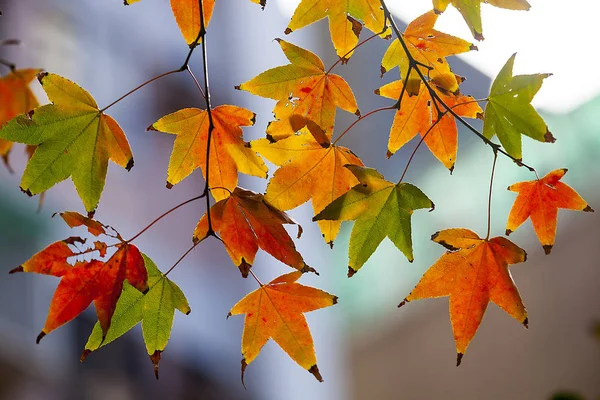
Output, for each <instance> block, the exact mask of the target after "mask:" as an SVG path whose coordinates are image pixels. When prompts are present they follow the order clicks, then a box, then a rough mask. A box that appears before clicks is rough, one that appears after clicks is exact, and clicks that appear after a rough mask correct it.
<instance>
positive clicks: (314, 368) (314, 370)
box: [308, 364, 323, 382]
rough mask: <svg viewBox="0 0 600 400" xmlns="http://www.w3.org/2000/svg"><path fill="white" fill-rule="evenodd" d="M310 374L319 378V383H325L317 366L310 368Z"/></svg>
mask: <svg viewBox="0 0 600 400" xmlns="http://www.w3.org/2000/svg"><path fill="white" fill-rule="evenodd" d="M308 372H310V373H311V374H313V375H314V377H315V378H317V380H318V381H319V382H323V377H322V376H321V373H320V372H319V367H317V364H315V365H313V366H312V367H310V369H309V370H308Z"/></svg>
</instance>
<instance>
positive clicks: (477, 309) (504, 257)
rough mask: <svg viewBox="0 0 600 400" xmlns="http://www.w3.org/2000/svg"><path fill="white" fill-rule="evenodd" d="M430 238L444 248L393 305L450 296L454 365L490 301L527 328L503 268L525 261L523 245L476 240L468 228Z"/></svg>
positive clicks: (520, 303)
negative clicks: (454, 350)
mask: <svg viewBox="0 0 600 400" xmlns="http://www.w3.org/2000/svg"><path fill="white" fill-rule="evenodd" d="M431 239H432V240H433V241H434V242H436V243H439V244H441V245H442V246H444V247H446V248H447V249H449V250H450V251H448V252H446V253H445V254H444V255H442V257H440V259H439V260H437V261H436V263H435V264H433V265H432V266H431V268H429V270H427V272H425V274H424V275H423V277H422V278H421V280H420V281H419V283H418V284H417V286H416V287H415V288H414V289H413V291H412V292H410V294H409V295H408V296H407V297H406V299H404V301H403V302H402V303H400V304H399V305H398V307H401V306H403V305H404V304H405V303H407V302H409V301H412V300H418V299H424V298H434V297H443V296H450V322H451V323H452V331H453V332H454V341H455V342H456V352H457V353H458V357H457V365H459V364H460V362H461V359H462V357H463V355H464V353H465V351H466V350H467V346H468V345H469V342H471V339H473V337H474V336H475V332H476V331H477V328H478V327H479V324H480V323H481V320H482V318H483V314H484V313H485V310H486V308H487V305H488V303H489V302H490V301H491V302H493V303H496V304H497V305H498V306H499V307H500V308H502V309H503V310H504V311H506V312H507V313H508V314H509V315H510V316H511V317H513V318H515V319H516V320H517V321H519V322H521V323H522V324H523V325H525V327H527V324H528V319H527V311H526V310H525V306H524V305H523V301H522V300H521V296H520V295H519V291H518V290H517V287H516V286H515V283H514V282H513V280H512V277H511V275H510V273H509V271H508V266H509V264H517V263H520V262H524V261H525V260H526V259H527V254H526V253H525V251H524V250H523V249H521V248H520V247H518V246H517V245H515V244H514V243H513V242H511V241H510V240H508V239H506V238H503V237H495V238H492V239H489V240H488V239H481V238H480V237H479V236H478V235H477V234H476V233H475V232H473V231H470V230H468V229H446V230H443V231H440V232H437V233H435V234H434V235H433V236H432V237H431Z"/></svg>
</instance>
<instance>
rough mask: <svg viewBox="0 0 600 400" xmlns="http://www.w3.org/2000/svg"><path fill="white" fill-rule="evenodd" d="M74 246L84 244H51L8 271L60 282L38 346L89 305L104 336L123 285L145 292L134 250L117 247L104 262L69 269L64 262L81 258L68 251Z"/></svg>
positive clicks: (75, 239)
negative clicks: (43, 275)
mask: <svg viewBox="0 0 600 400" xmlns="http://www.w3.org/2000/svg"><path fill="white" fill-rule="evenodd" d="M74 243H82V244H83V243H85V240H83V239H81V238H79V237H71V238H68V239H65V240H62V241H59V242H55V243H52V244H51V245H49V246H48V247H46V248H45V249H44V250H42V251H40V252H39V253H37V254H35V255H34V256H33V257H32V258H31V259H29V260H28V261H26V262H25V263H23V264H22V265H20V266H19V267H17V268H15V269H13V270H12V271H10V273H15V272H35V273H38V274H45V275H52V276H56V277H60V278H61V280H60V283H59V284H58V287H57V288H56V291H55V292H54V296H53V297H52V301H51V303H50V310H49V311H48V317H47V319H46V323H45V325H44V328H43V329H42V332H41V333H40V334H39V335H38V337H37V340H36V341H37V342H38V343H39V342H40V340H41V339H42V338H43V337H44V336H46V335H47V334H48V333H50V332H52V331H53V330H55V329H56V328H58V327H60V326H62V325H64V324H66V323H67V322H69V321H71V320H72V319H73V318H75V317H76V316H78V315H79V314H81V313H82V312H83V311H84V310H85V309H86V308H87V307H88V306H89V305H90V303H91V302H92V301H94V305H95V307H96V314H97V315H98V321H99V324H100V326H101V328H102V333H103V335H106V333H107V332H108V329H109V327H110V325H111V318H112V315H113V313H114V311H115V306H116V303H117V300H118V299H119V296H120V295H121V291H122V289H123V281H125V280H127V281H129V283H130V284H131V285H133V287H135V288H136V289H137V290H139V291H141V292H143V291H145V290H146V289H147V288H148V285H147V281H148V275H147V272H146V269H145V268H144V261H143V259H142V256H141V255H140V252H139V250H138V249H137V247H135V246H133V245H131V244H127V243H125V244H120V245H119V246H118V247H119V249H118V250H117V251H116V252H115V253H114V254H113V255H112V257H111V258H110V259H109V260H108V261H106V262H102V261H99V260H92V261H89V262H77V263H76V264H75V265H71V264H69V263H68V261H67V260H68V259H70V258H73V257H76V256H78V255H79V254H81V253H76V252H74V251H73V250H71V248H70V247H69V245H73V244H74Z"/></svg>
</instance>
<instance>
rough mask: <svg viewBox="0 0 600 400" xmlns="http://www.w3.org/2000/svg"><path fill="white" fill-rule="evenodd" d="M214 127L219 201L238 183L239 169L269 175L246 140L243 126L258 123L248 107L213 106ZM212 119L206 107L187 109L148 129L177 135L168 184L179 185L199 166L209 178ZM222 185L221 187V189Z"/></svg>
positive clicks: (214, 182)
mask: <svg viewBox="0 0 600 400" xmlns="http://www.w3.org/2000/svg"><path fill="white" fill-rule="evenodd" d="M212 118H213V123H214V129H213V131H212V136H211V142H210V146H211V147H210V159H209V160H208V162H210V177H209V182H208V184H209V186H210V187H211V188H214V189H213V190H212V191H211V192H212V194H213V196H214V198H215V199H216V200H217V201H219V200H221V199H224V198H225V197H227V196H229V192H228V191H227V190H225V189H222V188H226V189H228V190H230V191H233V190H234V189H235V187H236V186H237V182H238V171H239V172H242V173H245V174H248V175H253V176H259V177H261V178H266V175H267V167H266V165H265V163H264V162H263V160H262V159H261V158H260V157H259V156H258V155H256V153H255V152H254V151H253V150H251V149H249V148H248V146H247V143H246V142H244V141H243V140H242V129H241V127H242V126H252V125H254V118H255V114H254V113H253V112H252V111H249V110H246V109H245V108H241V107H236V106H230V105H222V106H218V107H216V108H214V109H212ZM208 129H209V118H208V113H207V112H206V111H205V110H199V109H197V108H184V109H182V110H179V111H176V112H174V113H173V114H169V115H167V116H164V117H162V118H161V119H159V120H158V121H157V122H155V123H154V124H152V125H151V126H150V127H149V128H148V130H155V131H160V132H165V133H172V134H175V135H177V137H176V138H175V143H174V145H173V152H172V153H171V160H170V161H169V169H168V175H167V187H169V188H170V187H172V186H173V185H176V184H177V183H179V182H180V181H181V180H183V179H184V178H185V177H187V176H188V175H189V174H191V173H192V171H194V170H195V169H196V168H201V169H202V175H203V176H204V177H205V178H206V164H207V160H206V147H207V143H208ZM217 187H220V188H221V189H218V188H217Z"/></svg>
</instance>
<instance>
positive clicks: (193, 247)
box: [163, 242, 200, 277]
mask: <svg viewBox="0 0 600 400" xmlns="http://www.w3.org/2000/svg"><path fill="white" fill-rule="evenodd" d="M199 244H200V242H196V243H194V244H193V245H192V247H190V248H189V249H188V250H187V251H186V252H185V253H183V255H182V256H181V257H179V260H177V261H176V262H175V264H173V266H172V267H171V268H169V270H168V271H167V272H165V273H164V274H163V276H165V277H166V276H167V275H169V274H170V273H171V271H173V270H174V269H175V267H176V266H177V265H179V263H180V262H182V261H183V259H184V258H185V257H186V256H187V255H188V254H190V253H191V252H192V250H194V249H195V248H196V246H198V245H199Z"/></svg>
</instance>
